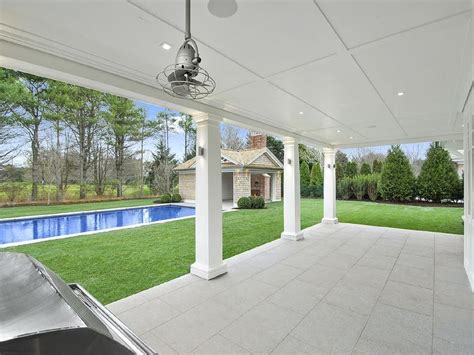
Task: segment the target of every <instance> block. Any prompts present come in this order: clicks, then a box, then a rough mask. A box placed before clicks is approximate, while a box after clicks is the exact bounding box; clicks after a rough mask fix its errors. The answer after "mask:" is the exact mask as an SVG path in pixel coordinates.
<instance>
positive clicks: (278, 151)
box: [267, 136, 285, 162]
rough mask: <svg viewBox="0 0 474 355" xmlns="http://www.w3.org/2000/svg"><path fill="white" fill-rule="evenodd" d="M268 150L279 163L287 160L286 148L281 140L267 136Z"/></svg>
mask: <svg viewBox="0 0 474 355" xmlns="http://www.w3.org/2000/svg"><path fill="white" fill-rule="evenodd" d="M267 148H268V149H269V150H270V151H271V152H272V153H273V154H274V155H275V156H276V157H277V158H278V160H279V161H281V162H283V159H285V146H284V145H283V142H282V141H281V140H279V139H276V138H274V137H272V136H267Z"/></svg>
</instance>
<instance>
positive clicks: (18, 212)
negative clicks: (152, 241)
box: [0, 197, 156, 218]
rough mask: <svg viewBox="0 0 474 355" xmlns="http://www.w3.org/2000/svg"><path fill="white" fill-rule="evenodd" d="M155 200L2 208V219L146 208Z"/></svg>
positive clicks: (0, 209) (0, 215)
mask: <svg viewBox="0 0 474 355" xmlns="http://www.w3.org/2000/svg"><path fill="white" fill-rule="evenodd" d="M155 200H156V197H155V198H146V199H135V200H120V201H104V202H87V203H72V204H64V205H51V206H21V207H2V208H0V218H13V217H24V216H38V215H43V214H54V213H67V212H82V211H94V210H103V209H107V208H121V207H136V206H145V205H151V204H153V201H155Z"/></svg>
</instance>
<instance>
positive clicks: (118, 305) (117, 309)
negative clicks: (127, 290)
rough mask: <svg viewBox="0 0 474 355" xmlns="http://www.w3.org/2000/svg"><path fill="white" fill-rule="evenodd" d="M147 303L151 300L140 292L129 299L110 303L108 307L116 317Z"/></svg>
mask: <svg viewBox="0 0 474 355" xmlns="http://www.w3.org/2000/svg"><path fill="white" fill-rule="evenodd" d="M147 301H149V299H148V298H146V297H145V296H144V295H143V292H140V293H136V294H134V295H131V296H129V297H126V298H122V299H121V300H118V301H115V302H112V303H109V304H108V305H107V306H106V307H107V309H108V310H109V311H111V312H112V313H114V314H115V315H118V314H120V313H122V312H125V311H128V310H129V309H132V308H134V307H137V306H139V305H141V304H143V303H145V302H147Z"/></svg>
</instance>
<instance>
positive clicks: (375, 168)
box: [372, 159, 383, 174]
mask: <svg viewBox="0 0 474 355" xmlns="http://www.w3.org/2000/svg"><path fill="white" fill-rule="evenodd" d="M382 166H383V163H382V162H381V161H380V160H378V159H375V160H374V161H373V163H372V173H374V174H380V173H381V172H382Z"/></svg>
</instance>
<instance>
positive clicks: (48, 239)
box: [0, 202, 238, 250]
mask: <svg viewBox="0 0 474 355" xmlns="http://www.w3.org/2000/svg"><path fill="white" fill-rule="evenodd" d="M159 206H180V207H192V208H196V206H195V205H194V204H193V203H187V202H176V203H162V204H153V205H143V206H136V207H119V208H111V209H100V210H91V211H84V212H66V213H55V214H46V215H38V216H24V217H13V218H4V219H0V222H13V221H15V220H16V221H18V220H24V219H31V218H48V217H57V216H68V215H74V214H81V213H95V212H104V211H105V212H107V211H120V210H128V209H133V208H143V207H159ZM235 211H238V210H237V209H227V210H222V213H225V212H235ZM195 217H196V215H193V216H185V217H176V218H171V219H165V220H161V221H154V222H149V223H140V224H131V225H128V226H122V227H113V228H106V229H101V230H97V231H89V232H81V233H74V234H68V235H60V236H56V237H49V238H43V239H33V240H25V241H22V242H13V243H5V244H0V250H1V249H5V248H11V247H16V246H21V245H27V244H34V243H41V242H47V241H50V240H59V239H66V238H71V237H79V236H86V235H91V234H99V233H105V232H113V231H116V230H122V229H132V228H138V227H146V226H150V225H153V224H160V223H167V222H174V221H180V220H184V219H189V218H195Z"/></svg>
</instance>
